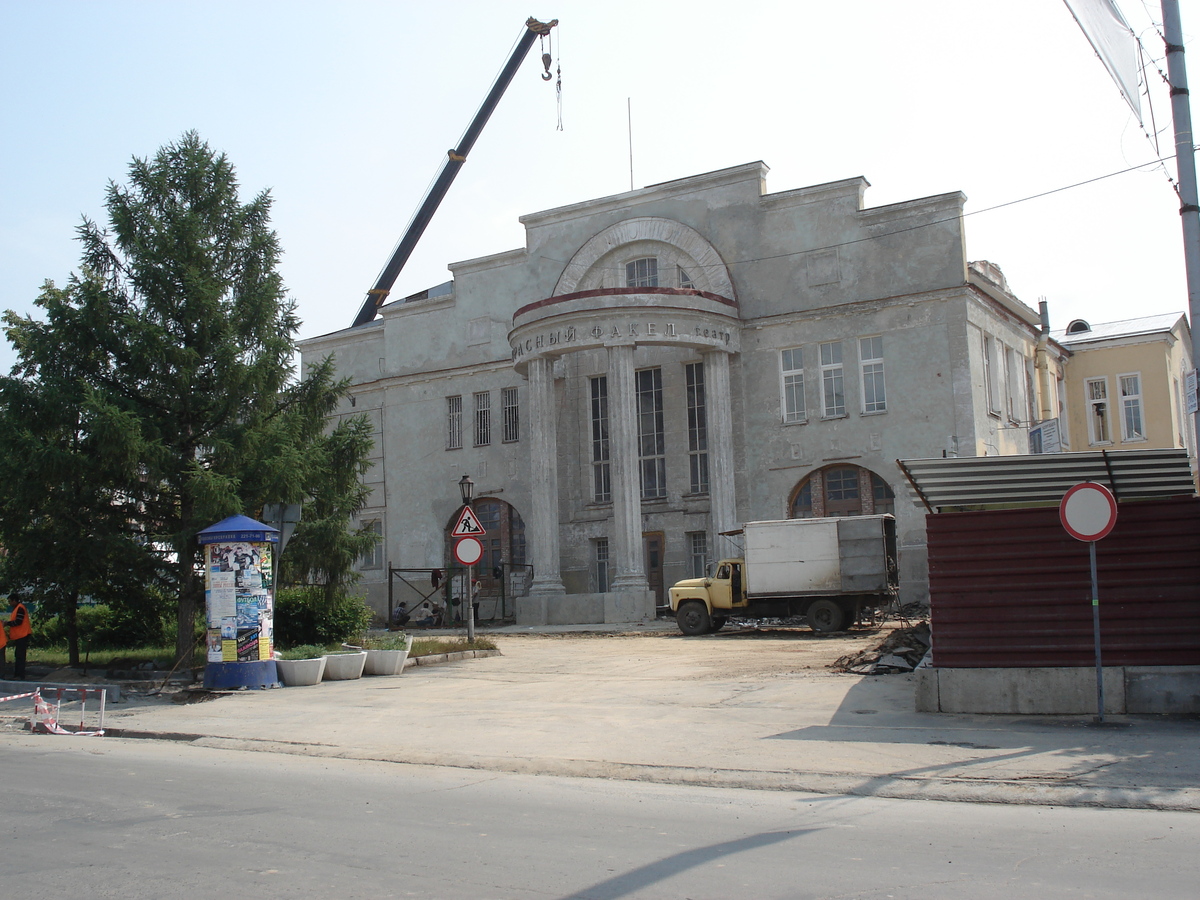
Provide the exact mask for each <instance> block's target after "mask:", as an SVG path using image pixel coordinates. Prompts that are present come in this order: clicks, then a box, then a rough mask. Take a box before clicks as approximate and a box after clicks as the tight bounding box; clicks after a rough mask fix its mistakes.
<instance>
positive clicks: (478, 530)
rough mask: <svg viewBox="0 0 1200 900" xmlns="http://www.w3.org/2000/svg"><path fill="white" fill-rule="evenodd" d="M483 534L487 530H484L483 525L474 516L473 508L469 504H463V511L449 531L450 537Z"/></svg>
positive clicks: (480, 535)
mask: <svg viewBox="0 0 1200 900" xmlns="http://www.w3.org/2000/svg"><path fill="white" fill-rule="evenodd" d="M485 534H487V532H486V531H485V530H484V527H483V526H482V525H480V524H479V520H478V519H477V518H475V510H473V509H471V507H469V506H464V507H463V511H462V512H461V513H460V514H459V516H458V523H457V524H456V525H455V526H454V530H453V531H451V532H450V537H482V536H483V535H485Z"/></svg>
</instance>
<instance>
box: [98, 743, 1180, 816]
mask: <svg viewBox="0 0 1200 900" xmlns="http://www.w3.org/2000/svg"><path fill="white" fill-rule="evenodd" d="M107 736H108V737H114V738H127V739H148V740H168V741H181V742H185V743H191V744H194V745H195V746H198V747H207V748H211V749H214V750H237V751H242V752H258V753H286V754H290V755H293V756H309V757H317V758H326V759H352V760H358V761H362V762H385V763H394V764H397V765H410V766H437V767H441V768H453V769H469V770H475V771H487V772H503V773H507V774H510V775H542V776H546V775H549V776H554V777H559V778H591V779H604V780H610V781H637V782H646V783H650V784H680V785H690V786H692V787H714V788H736V789H740V790H753V791H792V792H798V793H809V794H832V795H839V796H854V797H881V798H885V799H890V800H936V801H941V802H948V803H997V804H1011V805H1022V806H1064V807H1083V808H1097V809H1145V810H1164V811H1173V812H1200V788H1170V787H1142V788H1121V787H1103V786H1088V785H1079V784H1064V783H1062V782H1051V781H1029V780H1025V779H1023V780H1021V781H1010V780H997V781H984V780H980V779H955V778H913V777H911V776H905V775H895V776H893V775H855V774H841V773H824V772H788V771H755V770H752V769H717V768H708V767H686V766H652V765H642V764H638V763H622V762H606V761H603V760H586V759H516V758H511V757H487V756H465V755H435V754H427V753H409V754H404V753H389V752H380V751H378V750H365V749H361V748H356V747H340V746H336V745H333V744H321V743H309V742H293V741H276V740H270V739H257V738H234V737H223V736H220V735H200V734H177V733H155V732H146V731H123V730H121V729H119V728H114V729H108V730H107Z"/></svg>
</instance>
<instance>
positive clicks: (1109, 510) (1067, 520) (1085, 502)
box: [1058, 481, 1117, 543]
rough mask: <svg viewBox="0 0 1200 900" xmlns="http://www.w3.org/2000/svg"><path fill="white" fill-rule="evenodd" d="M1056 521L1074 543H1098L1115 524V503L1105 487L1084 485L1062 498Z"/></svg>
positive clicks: (1091, 484)
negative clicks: (1059, 522)
mask: <svg viewBox="0 0 1200 900" xmlns="http://www.w3.org/2000/svg"><path fill="white" fill-rule="evenodd" d="M1058 518H1059V521H1061V522H1062V526H1063V528H1065V529H1067V534H1069V535H1071V537H1073V538H1075V540H1077V541H1087V542H1089V543H1090V542H1092V541H1099V540H1101V539H1103V538H1105V537H1108V533H1109V532H1110V531H1112V530H1113V526H1114V525H1116V524H1117V500H1116V498H1115V497H1113V495H1112V491H1110V490H1109V489H1108V488H1106V487H1105V486H1104V485H1102V484H1097V483H1096V482H1094V481H1085V482H1082V483H1081V484H1077V485H1075V486H1074V487H1073V488H1071V489H1070V490H1068V491H1067V492H1066V493H1065V494H1063V498H1062V502H1061V503H1060V504H1059V505H1058Z"/></svg>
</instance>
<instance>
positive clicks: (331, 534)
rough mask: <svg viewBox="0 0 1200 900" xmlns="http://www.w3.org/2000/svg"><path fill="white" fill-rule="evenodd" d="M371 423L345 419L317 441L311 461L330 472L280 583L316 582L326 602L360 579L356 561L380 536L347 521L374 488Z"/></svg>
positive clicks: (309, 505) (315, 494) (314, 496)
mask: <svg viewBox="0 0 1200 900" xmlns="http://www.w3.org/2000/svg"><path fill="white" fill-rule="evenodd" d="M372 445H373V441H372V439H371V426H370V424H369V423H368V422H367V420H366V418H365V417H363V416H353V417H349V418H346V419H343V420H342V421H341V422H339V423H338V424H337V426H336V427H335V428H334V429H333V430H332V431H331V432H329V433H328V434H325V435H322V436H321V437H319V438H318V439H317V440H315V441H314V443H313V452H312V455H311V457H310V460H309V462H310V464H311V465H314V466H316V467H317V468H318V469H319V470H322V471H324V472H326V473H328V477H326V478H324V479H321V480H320V482H319V483H315V482H314V483H315V487H314V489H313V491H312V493H311V495H310V496H309V497H308V499H307V502H306V503H305V505H304V514H303V516H302V518H301V521H300V524H299V525H298V526H297V528H296V532H295V534H294V535H293V536H292V539H291V541H290V542H289V543H288V546H287V552H286V553H285V554H284V556H283V560H282V569H281V572H280V581H281V583H283V584H287V585H316V586H320V587H321V588H322V589H323V594H324V602H325V605H326V606H329V607H332V606H333V604H334V603H335V602H336V600H337V598H338V596H339V594H341V593H344V591H345V589H346V588H347V587H349V586H350V585H352V584H354V583H355V582H356V581H357V580H358V573H357V572H355V571H354V568H353V567H354V563H355V561H356V560H357V559H358V558H359V557H360V556H362V555H363V554H365V553H367V552H369V551H370V550H371V549H372V548H373V547H374V546H375V543H376V541H378V539H379V538H378V536H377V535H376V534H375V533H374V532H373V531H371V530H369V529H368V528H366V527H365V526H363V527H360V528H359V529H358V530H356V531H354V532H350V533H347V530H346V523H347V521H348V520H349V519H350V517H351V516H352V515H354V513H356V512H358V510H360V509H362V507H363V505H364V504H365V503H366V501H367V498H368V497H369V496H370V493H371V489H370V488H369V487H367V486H366V485H365V484H363V481H362V476H363V475H365V474H366V471H367V469H368V468H369V467H370V463H369V462H368V461H367V459H366V457H367V455H368V454H369V453H370V451H371V447H372Z"/></svg>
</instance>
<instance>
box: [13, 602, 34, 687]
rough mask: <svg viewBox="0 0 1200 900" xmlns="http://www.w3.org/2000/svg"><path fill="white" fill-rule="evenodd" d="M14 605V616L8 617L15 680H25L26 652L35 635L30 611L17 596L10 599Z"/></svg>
mask: <svg viewBox="0 0 1200 900" xmlns="http://www.w3.org/2000/svg"><path fill="white" fill-rule="evenodd" d="M9 602H10V603H12V614H11V615H10V616H9V617H8V639H9V641H10V642H11V643H12V645H13V678H15V679H17V680H22V679H24V678H25V651H26V649H27V648H28V647H29V635H31V634H32V633H33V625H32V624H31V623H30V621H29V610H28V609H26V608H25V604H24V603H22V602H21V598H20V596H19V595H17V594H13V595H12V597H11V598H10V599H9Z"/></svg>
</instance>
